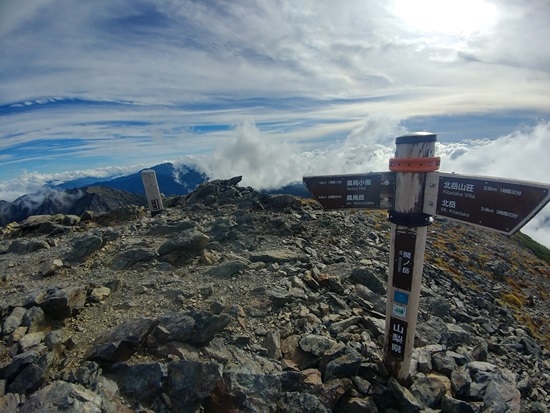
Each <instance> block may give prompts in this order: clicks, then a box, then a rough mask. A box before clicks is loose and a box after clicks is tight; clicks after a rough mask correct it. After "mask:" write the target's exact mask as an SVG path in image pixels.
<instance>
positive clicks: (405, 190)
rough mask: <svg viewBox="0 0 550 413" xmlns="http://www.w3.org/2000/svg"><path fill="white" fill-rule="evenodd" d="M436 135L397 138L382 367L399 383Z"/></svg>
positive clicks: (406, 357)
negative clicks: (427, 181)
mask: <svg viewBox="0 0 550 413" xmlns="http://www.w3.org/2000/svg"><path fill="white" fill-rule="evenodd" d="M435 141H436V135H435V134H433V133H427V132H417V133H413V134H410V135H405V136H400V137H398V138H396V140H395V144H396V150H395V158H393V159H390V170H391V171H394V172H395V173H396V187H395V200H394V209H393V210H391V211H390V213H389V220H390V222H391V223H392V225H391V245H390V263H389V279H388V296H387V305H386V330H385V338H384V363H385V365H386V368H387V369H388V372H389V373H390V374H391V375H392V376H393V377H395V378H397V379H398V380H401V381H404V380H406V379H407V378H408V376H409V368H410V364H411V356H412V351H413V347H414V336H415V332H416V318H417V315H418V303H419V299H420V288H421V281H422V268H423V265H424V250H425V246H426V234H427V226H428V225H430V224H431V223H432V221H433V219H432V217H431V216H430V215H427V214H425V213H424V212H423V208H424V191H425V184H426V174H427V172H430V171H435V170H436V169H438V168H439V163H440V161H439V158H436V157H434V152H435Z"/></svg>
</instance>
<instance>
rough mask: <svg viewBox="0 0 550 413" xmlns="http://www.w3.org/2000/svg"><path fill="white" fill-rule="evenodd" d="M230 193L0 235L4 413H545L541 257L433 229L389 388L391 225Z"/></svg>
mask: <svg viewBox="0 0 550 413" xmlns="http://www.w3.org/2000/svg"><path fill="white" fill-rule="evenodd" d="M239 182H240V180H239V178H234V179H230V180H225V181H222V180H217V181H212V182H207V183H204V184H202V185H200V186H199V187H198V188H197V189H196V190H194V191H193V192H191V193H190V194H188V195H186V196H180V197H174V198H169V199H166V200H165V206H166V209H165V211H164V212H163V213H161V214H159V215H156V216H154V217H151V215H150V214H149V213H148V212H147V211H146V210H145V209H143V207H139V206H136V207H123V208H117V209H113V210H112V211H110V212H105V213H100V214H93V213H89V212H85V213H83V214H81V215H78V216H77V215H41V216H32V217H29V218H27V219H26V220H25V221H24V222H21V223H17V224H15V223H12V224H9V225H7V226H5V227H4V228H3V229H2V230H1V232H2V234H1V237H2V238H1V241H0V337H1V340H2V341H1V343H0V411H1V412H4V413H10V412H24V413H28V412H90V413H91V412H98V413H99V412H216V413H217V412H222V413H223V412H227V413H229V412H273V413H275V412H276V413H279V412H280V413H283V412H291V413H292V412H295V413H304V412H312V413H313V412H315V413H318V412H347V413H355V412H387V413H390V412H391V413H396V412H439V411H441V412H449V413H452V412H456V413H462V412H491V413H505V412H537V413H544V412H547V411H548V406H549V404H550V357H549V354H548V346H549V345H550V320H549V311H548V309H549V308H550V306H549V304H550V294H549V291H550V266H549V264H548V263H547V262H545V261H543V260H541V259H539V258H537V257H535V255H533V254H532V253H531V251H529V250H528V249H526V248H524V247H522V246H521V245H519V243H518V242H516V240H515V239H514V238H513V237H512V238H509V237H506V236H501V235H495V234H493V233H489V232H485V231H484V230H480V229H474V228H471V227H466V226H463V225H460V224H455V223H452V222H450V221H445V220H437V222H436V223H435V224H434V225H432V226H431V227H430V228H429V231H428V233H429V235H428V244H427V253H426V264H425V266H424V274H423V280H422V285H423V288H422V294H421V301H420V312H419V316H418V329H417V333H416V337H415V350H414V353H413V362H412V366H411V375H410V378H409V379H408V380H407V381H406V382H399V381H397V380H396V379H394V378H392V377H390V376H389V375H388V373H387V371H386V369H385V367H384V363H383V361H382V360H383V351H382V347H383V340H384V323H385V307H386V304H385V301H386V284H387V278H388V261H389V249H390V241H389V238H390V224H389V223H388V222H387V220H386V214H385V213H383V212H380V211H335V212H326V211H322V210H321V209H320V208H319V206H318V205H317V204H316V203H315V202H314V201H312V200H304V199H299V198H295V197H293V196H289V195H265V194H261V193H259V192H257V191H255V190H253V189H252V188H244V187H240V186H239V185H238V184H239Z"/></svg>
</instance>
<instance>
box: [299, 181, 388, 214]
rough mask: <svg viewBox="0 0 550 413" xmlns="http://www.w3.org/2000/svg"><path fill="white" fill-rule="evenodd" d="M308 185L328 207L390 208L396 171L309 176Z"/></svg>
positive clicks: (306, 182) (324, 206) (325, 206)
mask: <svg viewBox="0 0 550 413" xmlns="http://www.w3.org/2000/svg"><path fill="white" fill-rule="evenodd" d="M304 185H305V186H306V188H307V189H308V190H309V191H310V192H311V193H312V194H313V196H314V197H315V199H316V200H317V201H318V202H319V203H320V204H321V206H322V207H323V208H324V209H390V208H392V207H393V199H394V193H395V173H393V172H379V173H369V174H358V175H331V176H306V177H304Z"/></svg>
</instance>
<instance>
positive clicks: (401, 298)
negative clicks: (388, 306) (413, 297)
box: [393, 290, 409, 305]
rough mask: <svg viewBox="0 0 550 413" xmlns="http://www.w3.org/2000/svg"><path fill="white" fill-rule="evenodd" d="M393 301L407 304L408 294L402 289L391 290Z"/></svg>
mask: <svg viewBox="0 0 550 413" xmlns="http://www.w3.org/2000/svg"><path fill="white" fill-rule="evenodd" d="M393 301H395V302H396V303H401V304H405V305H408V304H409V294H407V293H404V292H402V291H397V290H396V291H394V292H393Z"/></svg>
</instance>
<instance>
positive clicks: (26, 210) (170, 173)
mask: <svg viewBox="0 0 550 413" xmlns="http://www.w3.org/2000/svg"><path fill="white" fill-rule="evenodd" d="M146 169H152V170H154V171H155V174H156V177H157V182H158V184H159V188H160V192H161V193H162V194H163V195H165V196H173V195H187V194H188V193H190V192H192V191H193V190H195V189H196V188H197V187H198V186H199V185H200V184H202V183H204V182H207V181H209V177H208V176H207V175H206V174H204V173H203V172H200V171H199V170H198V169H196V168H194V167H192V166H189V165H182V166H178V167H176V166H174V164H172V163H163V164H160V165H156V166H153V167H151V168H146ZM142 171H143V169H142V170H140V171H139V172H136V173H133V174H130V175H126V176H122V177H116V178H111V179H109V178H107V179H103V180H97V179H98V178H93V177H82V178H78V179H75V180H72V181H67V182H64V183H62V184H59V185H52V184H48V185H46V186H45V187H44V189H43V190H42V191H39V192H37V193H34V194H27V195H23V196H21V197H19V198H17V199H16V200H15V201H13V202H7V201H0V225H1V226H5V225H6V224H8V223H10V222H19V221H22V220H24V219H26V218H27V217H29V216H31V215H54V214H72V215H81V214H82V213H83V212H84V211H92V212H107V211H110V210H112V209H115V208H118V207H121V206H127V205H146V204H147V202H146V198H145V190H144V188H143V182H142V179H141V172H142ZM260 192H263V193H270V194H289V195H294V196H300V197H304V198H309V197H311V194H310V193H309V192H308V191H307V190H306V188H305V186H304V185H303V184H302V183H301V182H297V183H293V184H289V185H286V186H283V187H281V188H277V189H270V190H264V191H260Z"/></svg>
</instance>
